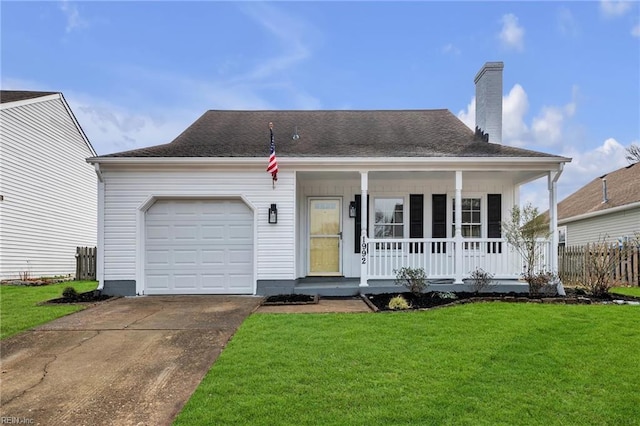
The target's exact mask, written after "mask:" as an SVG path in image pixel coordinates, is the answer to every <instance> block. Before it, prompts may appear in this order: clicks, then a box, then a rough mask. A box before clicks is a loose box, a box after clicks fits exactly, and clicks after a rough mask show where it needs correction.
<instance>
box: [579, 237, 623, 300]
mask: <svg viewBox="0 0 640 426" xmlns="http://www.w3.org/2000/svg"><path fill="white" fill-rule="evenodd" d="M587 252H588V255H589V257H588V260H587V261H586V265H585V276H584V283H583V284H584V286H585V287H586V290H587V292H589V293H591V294H592V295H594V296H596V297H602V296H605V295H607V294H609V290H611V288H612V287H614V286H615V284H616V282H615V281H614V279H613V271H614V269H615V267H616V264H617V262H618V260H617V259H616V256H615V255H614V254H613V253H612V247H611V245H609V244H607V243H605V242H604V241H598V242H597V243H595V244H589V245H587Z"/></svg>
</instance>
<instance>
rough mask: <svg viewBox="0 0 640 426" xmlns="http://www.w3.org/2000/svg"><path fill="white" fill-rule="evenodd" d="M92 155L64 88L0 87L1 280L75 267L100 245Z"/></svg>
mask: <svg viewBox="0 0 640 426" xmlns="http://www.w3.org/2000/svg"><path fill="white" fill-rule="evenodd" d="M95 155H96V153H95V151H94V150H93V148H92V147H91V144H90V143H89V141H88V140H87V137H86V136H85V134H84V132H83V131H82V129H81V128H80V125H79V124H78V122H77V121H76V118H75V117H74V115H73V113H72V112H71V109H70V108H69V105H68V104H67V102H66V101H65V99H64V97H63V96H62V93H55V92H26V91H9V90H2V91H0V279H17V278H19V277H21V276H22V277H24V276H30V277H43V276H59V275H63V276H68V275H73V274H74V273H75V264H76V262H75V253H76V247H77V246H95V244H96V236H97V203H96V198H97V197H96V194H97V184H96V176H95V171H94V168H93V167H92V166H91V165H89V164H87V162H86V161H85V160H86V158H87V157H92V156H95Z"/></svg>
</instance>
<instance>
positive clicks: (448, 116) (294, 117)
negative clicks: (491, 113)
mask: <svg viewBox="0 0 640 426" xmlns="http://www.w3.org/2000/svg"><path fill="white" fill-rule="evenodd" d="M269 122H272V123H273V125H274V130H273V131H274V137H275V143H276V152H277V155H278V157H547V158H557V156H554V155H550V154H545V153H541V152H535V151H529V150H525V149H520V148H515V147H510V146H506V145H499V144H492V143H488V142H485V141H483V140H481V138H478V137H476V136H475V133H474V132H473V131H472V130H471V129H469V128H468V127H467V126H466V125H465V124H464V123H463V122H462V121H460V120H459V119H458V118H457V117H456V116H455V115H453V114H452V113H451V112H450V111H448V110H445V109H437V110H394V111H384V110H382V111H381V110H375V111H374V110H371V111H347V110H339V111H207V112H206V113H204V114H203V115H202V116H201V117H200V118H199V119H198V120H196V121H195V122H194V123H193V124H192V125H191V126H189V127H188V128H187V129H186V130H185V131H184V132H182V134H180V135H179V136H178V137H177V138H175V139H174V140H173V142H171V143H168V144H164V145H158V146H152V147H149V148H141V149H136V150H133V151H127V152H120V153H115V154H110V155H105V156H103V157H264V156H267V155H268V153H269ZM294 134H295V135H297V136H298V137H297V138H295V137H294Z"/></svg>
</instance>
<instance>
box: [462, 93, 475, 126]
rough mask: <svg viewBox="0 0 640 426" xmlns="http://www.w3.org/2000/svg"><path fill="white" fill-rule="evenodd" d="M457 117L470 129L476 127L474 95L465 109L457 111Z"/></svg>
mask: <svg viewBox="0 0 640 426" xmlns="http://www.w3.org/2000/svg"><path fill="white" fill-rule="evenodd" d="M458 118H459V119H460V121H462V122H463V123H464V124H466V125H467V127H468V128H470V129H471V130H475V128H476V97H475V96H474V97H473V98H471V102H469V105H467V109H466V110H464V109H463V110H461V111H458Z"/></svg>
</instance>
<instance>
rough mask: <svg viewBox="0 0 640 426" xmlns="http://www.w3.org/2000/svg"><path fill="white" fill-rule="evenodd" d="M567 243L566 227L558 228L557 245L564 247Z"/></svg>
mask: <svg viewBox="0 0 640 426" xmlns="http://www.w3.org/2000/svg"><path fill="white" fill-rule="evenodd" d="M566 243H567V227H566V226H558V245H561V246H563V245H565V244H566Z"/></svg>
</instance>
